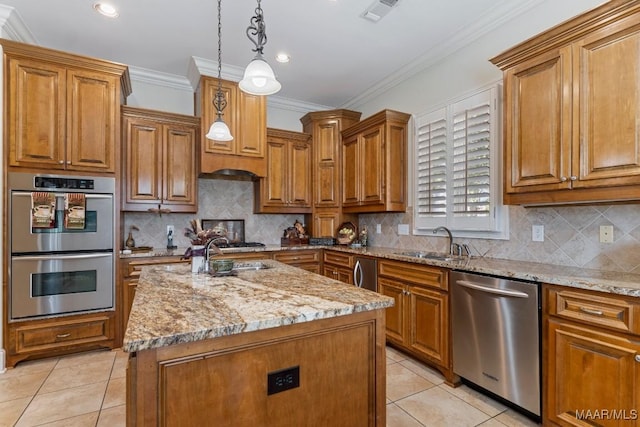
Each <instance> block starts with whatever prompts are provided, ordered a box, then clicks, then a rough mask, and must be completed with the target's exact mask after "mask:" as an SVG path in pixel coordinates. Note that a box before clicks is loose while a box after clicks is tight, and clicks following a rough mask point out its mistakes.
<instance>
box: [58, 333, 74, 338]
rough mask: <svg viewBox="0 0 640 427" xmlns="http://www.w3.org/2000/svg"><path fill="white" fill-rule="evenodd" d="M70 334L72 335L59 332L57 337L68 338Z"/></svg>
mask: <svg viewBox="0 0 640 427" xmlns="http://www.w3.org/2000/svg"><path fill="white" fill-rule="evenodd" d="M70 336H71V334H58V335H56V338H68V337H70Z"/></svg>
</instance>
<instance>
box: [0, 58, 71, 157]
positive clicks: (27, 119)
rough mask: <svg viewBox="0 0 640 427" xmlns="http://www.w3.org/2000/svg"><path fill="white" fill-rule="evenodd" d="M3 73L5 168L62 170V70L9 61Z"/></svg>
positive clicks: (64, 92)
mask: <svg viewBox="0 0 640 427" xmlns="http://www.w3.org/2000/svg"><path fill="white" fill-rule="evenodd" d="M6 73H7V76H6V77H5V78H6V79H7V82H8V91H7V92H8V93H6V94H5V97H6V112H7V119H8V120H7V123H6V126H7V134H8V137H9V165H10V166H22V167H35V168H46V169H64V163H65V157H64V156H65V152H64V140H65V130H66V129H65V111H66V98H65V96H66V90H65V85H66V77H65V76H66V70H65V68H63V67H56V66H55V65H53V64H50V63H47V64H43V63H40V62H37V61H32V60H29V59H23V58H13V57H9V58H8V62H7V69H6Z"/></svg>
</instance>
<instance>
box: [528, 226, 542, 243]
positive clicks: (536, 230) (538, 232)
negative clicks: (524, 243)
mask: <svg viewBox="0 0 640 427" xmlns="http://www.w3.org/2000/svg"><path fill="white" fill-rule="evenodd" d="M531 240H533V241H534V242H544V225H532V226H531Z"/></svg>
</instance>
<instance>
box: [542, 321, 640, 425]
mask: <svg viewBox="0 0 640 427" xmlns="http://www.w3.org/2000/svg"><path fill="white" fill-rule="evenodd" d="M547 328H548V345H547V350H546V355H545V356H546V357H545V360H546V361H547V362H548V368H547V373H546V377H547V382H546V385H545V389H546V390H545V391H546V401H545V403H546V404H545V405H544V408H545V412H546V414H544V418H545V420H548V421H550V422H553V423H557V424H558V425H562V426H567V425H575V426H578V425H580V426H582V425H586V424H590V425H591V423H590V422H589V421H591V422H592V423H594V424H597V425H611V426H622V425H625V426H638V425H640V422H639V420H638V419H637V412H635V413H636V417H634V418H633V419H627V420H620V419H618V420H616V419H614V418H610V419H608V420H607V419H604V418H597V417H598V415H595V417H596V418H592V419H591V420H589V419H585V418H584V417H585V416H586V417H589V414H591V417H594V411H603V410H616V411H620V413H621V414H623V415H626V416H627V417H632V416H633V412H632V411H637V410H638V408H640V392H639V390H638V388H639V387H640V363H638V361H637V360H636V357H638V353H640V342H638V341H632V340H629V339H627V338H623V337H622V336H617V335H612V334H609V333H603V332H599V331H597V330H596V329H589V328H585V327H579V326H574V325H572V324H570V323H567V322H562V321H556V320H553V319H549V320H548V322H547ZM545 424H546V423H545Z"/></svg>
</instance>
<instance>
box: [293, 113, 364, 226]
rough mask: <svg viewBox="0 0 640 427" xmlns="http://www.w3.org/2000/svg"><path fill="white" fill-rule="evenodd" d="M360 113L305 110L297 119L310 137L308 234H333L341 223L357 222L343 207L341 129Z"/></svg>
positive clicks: (358, 117) (353, 122)
mask: <svg viewBox="0 0 640 427" xmlns="http://www.w3.org/2000/svg"><path fill="white" fill-rule="evenodd" d="M360 116H361V113H359V112H357V111H351V110H342V109H340V110H327V111H316V112H311V113H307V114H306V115H305V116H303V117H302V118H301V119H300V121H301V122H302V126H303V130H304V132H305V133H308V134H310V135H311V139H312V152H313V156H312V166H311V170H312V179H313V198H312V202H313V203H312V213H311V217H312V220H311V221H306V222H307V224H309V225H310V230H309V231H310V233H311V235H312V236H315V237H333V236H336V234H337V231H338V227H339V226H340V224H342V223H344V222H347V221H351V222H354V223H357V218H356V216H355V215H353V214H348V213H345V212H343V210H342V134H341V132H342V130H344V129H347V128H348V127H351V126H353V125H354V124H356V123H358V121H359V120H360Z"/></svg>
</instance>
